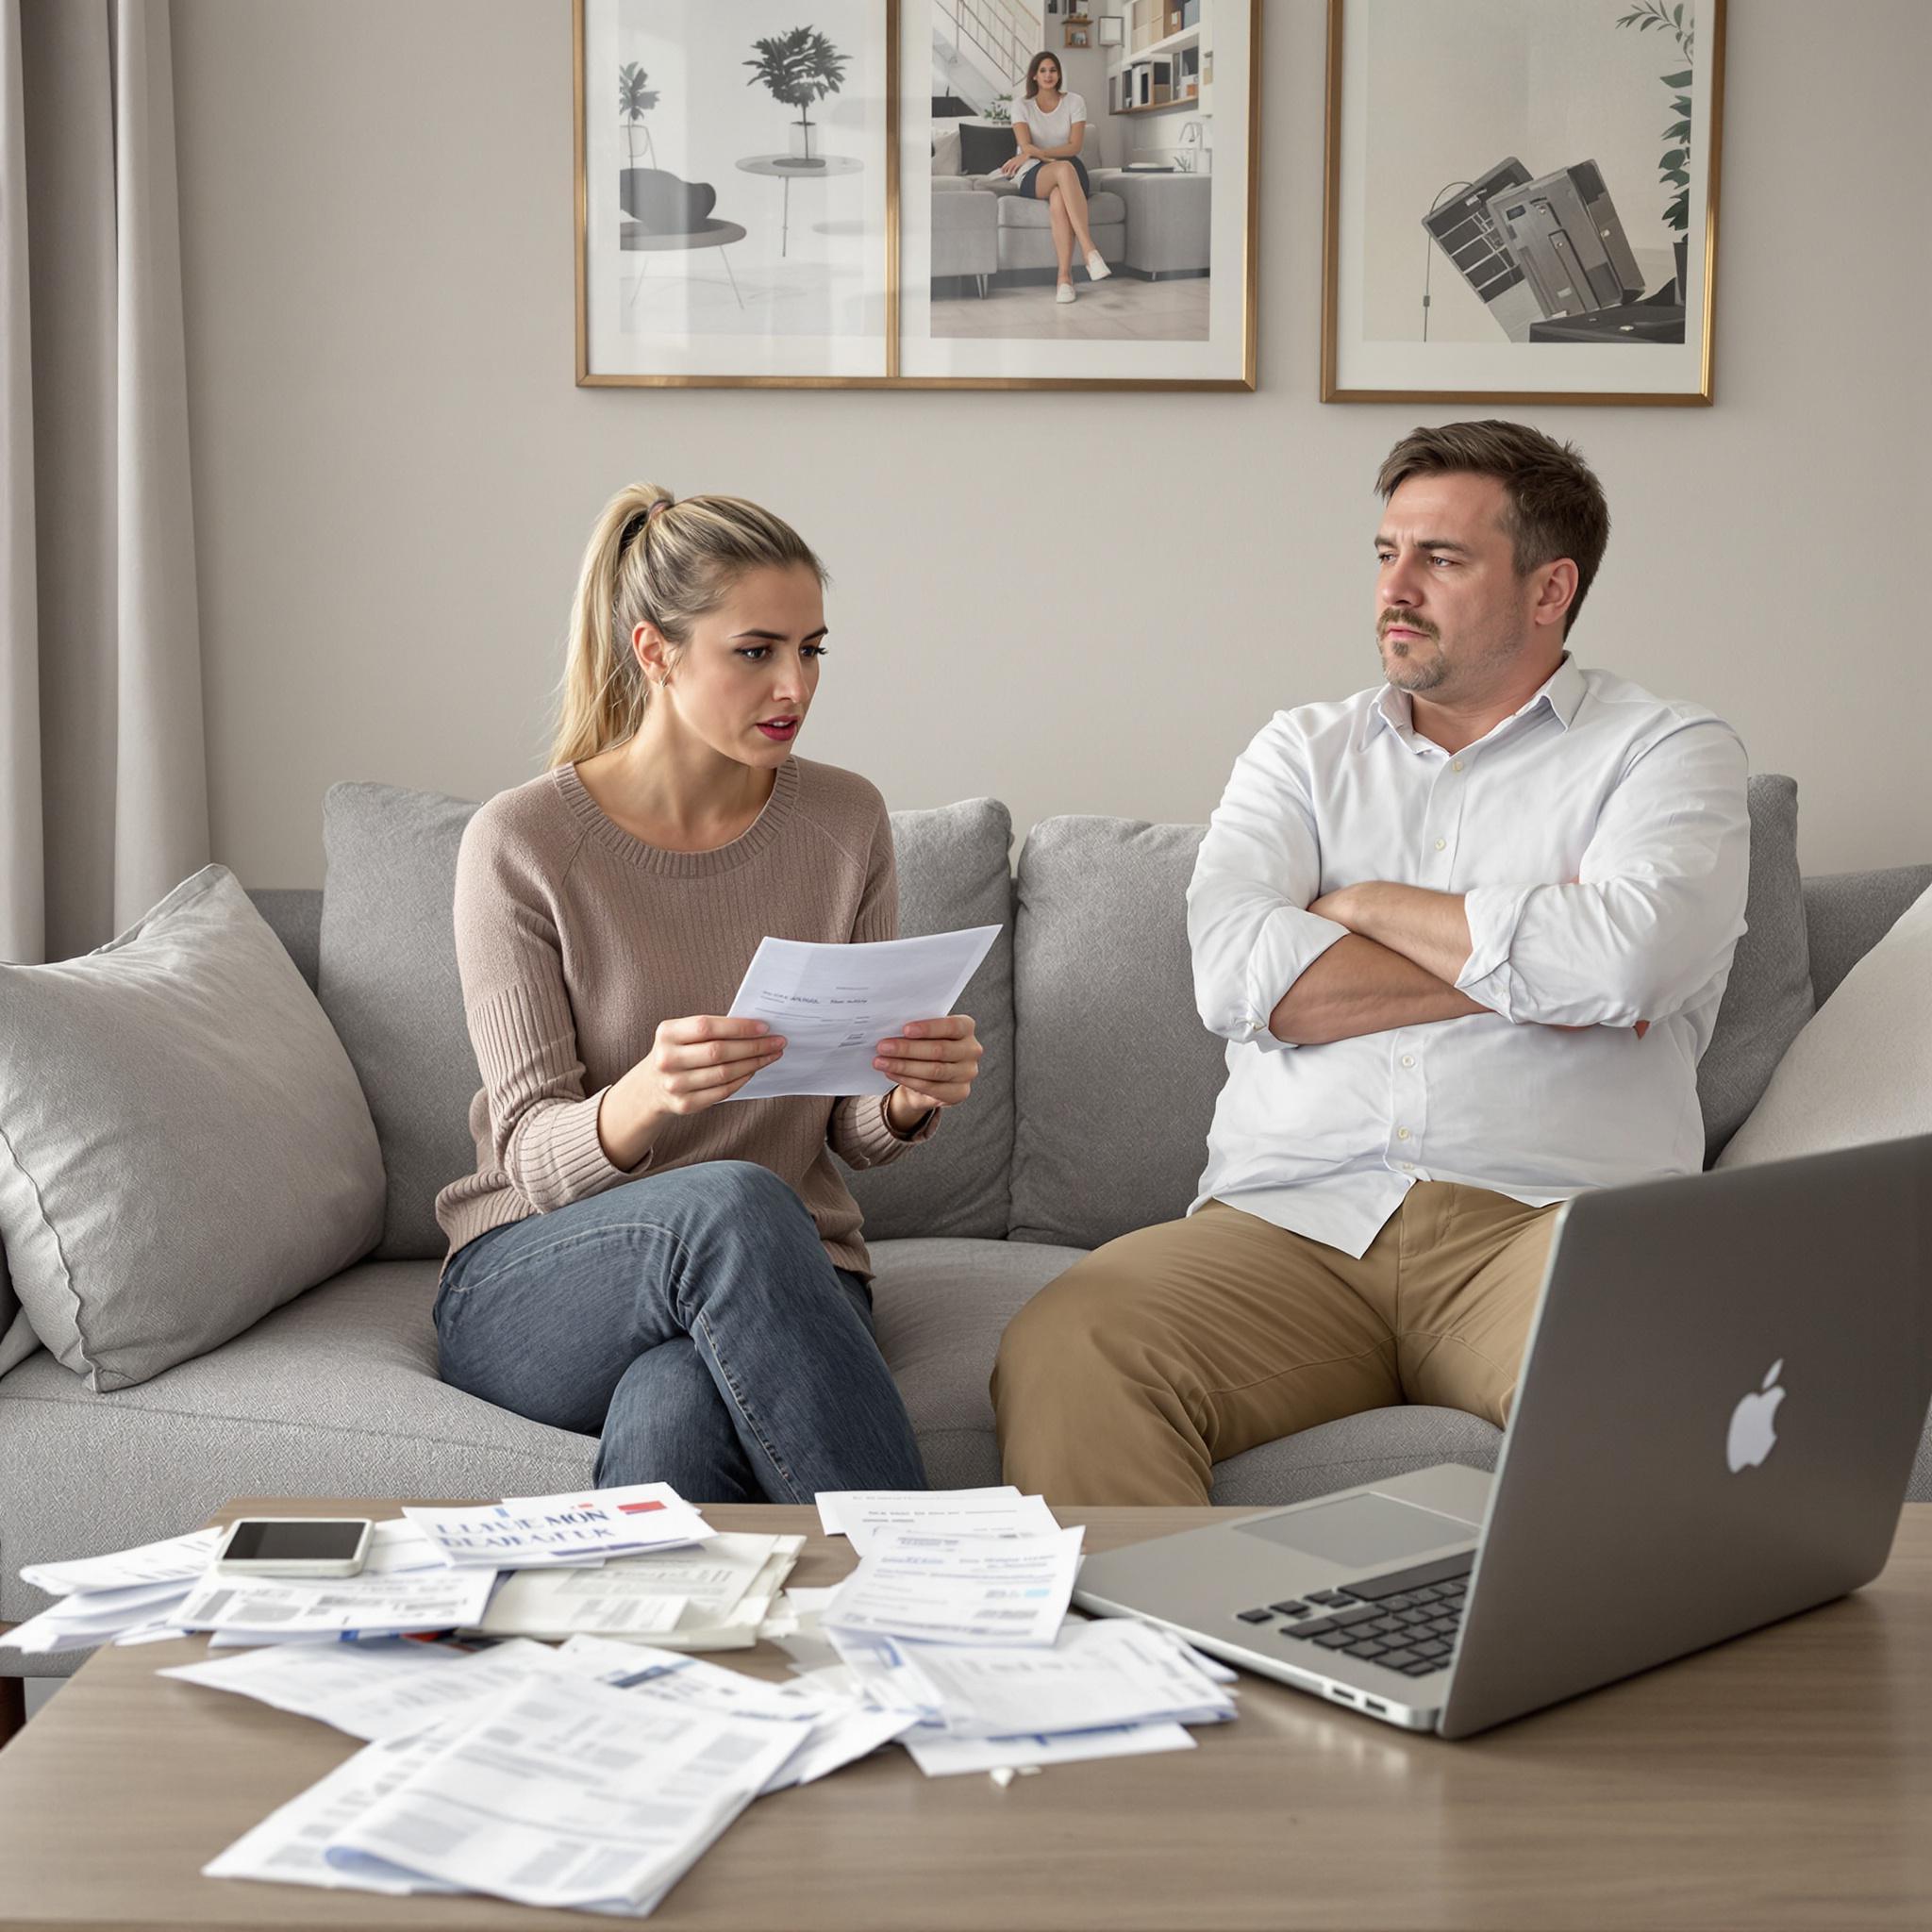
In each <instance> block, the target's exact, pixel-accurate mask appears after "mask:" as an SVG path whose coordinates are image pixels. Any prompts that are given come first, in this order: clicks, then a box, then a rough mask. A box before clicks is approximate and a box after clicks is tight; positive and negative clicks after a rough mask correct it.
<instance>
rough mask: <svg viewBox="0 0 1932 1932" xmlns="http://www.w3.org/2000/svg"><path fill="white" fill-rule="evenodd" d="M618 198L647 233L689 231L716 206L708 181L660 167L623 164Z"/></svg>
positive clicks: (696, 227)
mask: <svg viewBox="0 0 1932 1932" xmlns="http://www.w3.org/2000/svg"><path fill="white" fill-rule="evenodd" d="M618 201H619V204H620V205H621V206H622V208H624V211H625V214H627V215H629V216H630V217H631V219H632V220H633V221H635V222H637V223H638V224H639V225H641V226H642V227H643V228H644V229H645V230H646V232H648V233H650V234H653V235H690V234H693V233H695V232H696V231H697V230H698V229H699V228H701V227H703V226H704V225H705V222H706V219H707V217H708V216H709V214H710V212H711V210H712V209H713V208H715V207H717V205H718V191H717V190H716V189H715V188H713V187H712V186H711V184H710V183H709V182H708V181H686V180H683V179H681V178H680V177H679V176H677V175H671V174H667V173H666V172H665V171H664V170H663V169H662V168H624V169H621V170H620V171H619V179H618Z"/></svg>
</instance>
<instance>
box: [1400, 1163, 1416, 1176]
mask: <svg viewBox="0 0 1932 1932" xmlns="http://www.w3.org/2000/svg"><path fill="white" fill-rule="evenodd" d="M1402 1171H1403V1173H1404V1174H1413V1173H1414V1172H1415V1162H1414V1161H1412V1160H1405V1161H1404V1162H1403V1163H1402Z"/></svg>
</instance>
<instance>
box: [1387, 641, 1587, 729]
mask: <svg viewBox="0 0 1932 1932" xmlns="http://www.w3.org/2000/svg"><path fill="white" fill-rule="evenodd" d="M1586 688H1587V687H1586V685H1585V682H1584V676H1583V673H1582V672H1581V671H1580V670H1579V669H1578V668H1577V664H1576V659H1575V658H1573V657H1572V656H1571V655H1570V653H1569V652H1568V651H1565V652H1564V653H1563V657H1562V660H1561V661H1560V662H1559V663H1558V664H1557V668H1556V669H1555V670H1554V671H1553V672H1551V673H1550V675H1549V676H1548V677H1547V678H1545V679H1544V681H1543V682H1542V684H1541V686H1539V687H1538V689H1537V691H1536V694H1535V695H1534V696H1533V697H1531V698H1530V700H1529V702H1528V703H1527V704H1525V705H1524V706H1523V707H1522V708H1521V709H1519V710H1518V711H1517V712H1516V713H1515V714H1514V715H1515V717H1517V718H1527V717H1529V716H1530V715H1531V714H1532V713H1534V712H1535V711H1537V710H1538V709H1539V708H1542V709H1547V710H1548V712H1549V714H1550V715H1551V717H1553V718H1554V719H1556V721H1557V724H1560V725H1561V726H1562V727H1563V729H1564V730H1565V731H1567V730H1569V728H1570V724H1571V721H1572V720H1573V719H1574V717H1575V716H1576V709H1577V707H1578V706H1579V705H1581V704H1582V702H1583V696H1584V691H1585V690H1586ZM1384 726H1387V728H1388V729H1389V730H1391V731H1392V732H1394V733H1395V735H1396V736H1397V737H1398V738H1399V739H1401V740H1402V741H1403V742H1404V743H1405V744H1406V745H1407V746H1408V748H1409V750H1411V751H1414V752H1420V751H1421V750H1422V749H1423V748H1424V747H1423V743H1421V742H1419V741H1417V739H1416V735H1415V707H1414V705H1413V704H1412V703H1411V702H1410V701H1409V695H1408V693H1407V691H1403V690H1401V689H1400V688H1399V687H1398V686H1396V685H1392V684H1385V685H1383V687H1382V688H1381V690H1380V691H1376V692H1375V694H1374V698H1373V700H1372V701H1371V702H1370V704H1369V705H1368V706H1367V708H1365V709H1364V710H1363V712H1362V723H1361V729H1360V730H1359V731H1358V732H1357V734H1356V749H1357V751H1362V750H1365V749H1366V748H1367V747H1368V745H1369V744H1370V742H1371V741H1373V740H1374V736H1375V734H1376V732H1377V731H1379V730H1381V729H1382V728H1383V727H1384Z"/></svg>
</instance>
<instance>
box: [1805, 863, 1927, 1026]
mask: <svg viewBox="0 0 1932 1932" xmlns="http://www.w3.org/2000/svg"><path fill="white" fill-rule="evenodd" d="M1928 886H1932V865H1892V866H1886V867H1883V868H1881V869H1880V870H1878V871H1876V872H1835V873H1825V874H1822V875H1819V876H1814V877H1811V878H1807V880H1806V881H1805V936H1806V939H1807V941H1808V942H1809V945H1810V948H1811V991H1812V996H1813V997H1814V998H1815V999H1816V1000H1817V1002H1818V1004H1819V1005H1820V1006H1821V1007H1822V1006H1823V1005H1824V1003H1825V1001H1826V1000H1828V999H1829V998H1830V997H1831V996H1832V994H1833V993H1835V992H1836V991H1838V989H1839V987H1840V984H1841V983H1842V982H1843V980H1844V976H1845V974H1847V973H1849V972H1850V971H1851V970H1852V968H1853V967H1854V966H1856V965H1857V963H1858V961H1859V960H1860V959H1862V958H1864V957H1865V955H1866V954H1867V953H1869V952H1870V951H1871V950H1872V948H1873V947H1874V946H1875V945H1876V944H1877V943H1878V941H1880V940H1882V939H1883V938H1884V937H1885V935H1886V934H1887V933H1889V932H1890V930H1891V928H1892V927H1893V926H1894V925H1895V924H1897V923H1898V921H1899V919H1900V918H1901V916H1902V915H1903V914H1904V912H1905V909H1906V908H1907V907H1908V906H1909V905H1911V904H1912V902H1913V901H1914V900H1915V899H1917V898H1918V896H1919V895H1920V893H1922V892H1923V891H1925V889H1926V888H1927V887H1928Z"/></svg>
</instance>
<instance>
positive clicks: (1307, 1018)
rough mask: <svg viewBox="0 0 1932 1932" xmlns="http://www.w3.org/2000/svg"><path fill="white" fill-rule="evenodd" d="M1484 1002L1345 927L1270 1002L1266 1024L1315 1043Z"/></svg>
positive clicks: (1283, 1037)
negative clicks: (1345, 932) (1345, 931)
mask: <svg viewBox="0 0 1932 1932" xmlns="http://www.w3.org/2000/svg"><path fill="white" fill-rule="evenodd" d="M1487 1010H1488V1008H1485V1007H1483V1006H1482V1005H1481V1004H1479V1003H1478V1002H1477V1001H1475V1000H1473V999H1471V998H1470V996H1469V995H1468V994H1467V993H1463V992H1457V990H1456V989H1455V988H1454V987H1453V986H1450V985H1448V984H1447V983H1446V982H1445V981H1443V980H1441V979H1438V978H1437V977H1436V975H1435V974H1433V973H1431V972H1429V971H1428V970H1427V968H1425V967H1422V966H1418V965H1417V964H1416V963H1415V961H1414V960H1413V959H1406V958H1403V956H1402V955H1401V954H1400V953H1397V952H1392V951H1391V949H1390V948H1389V947H1387V946H1384V945H1378V944H1377V943H1376V942H1375V941H1374V940H1370V939H1364V938H1362V936H1361V935H1360V934H1359V933H1350V934H1349V935H1348V936H1347V937H1346V938H1345V939H1341V940H1338V941H1336V942H1335V944H1334V945H1332V946H1330V947H1329V948H1328V949H1327V950H1326V951H1325V952H1324V953H1323V954H1322V956H1321V957H1320V958H1318V959H1316V960H1315V961H1314V962H1313V963H1312V964H1311V965H1310V966H1308V967H1307V969H1306V970H1305V971H1304V972H1303V973H1302V974H1301V976H1300V977H1299V978H1298V979H1296V981H1295V982H1294V984H1293V985H1292V986H1291V987H1290V988H1289V990H1288V991H1286V992H1285V993H1283V994H1282V996H1281V998H1280V999H1279V1000H1278V1001H1276V1002H1275V1006H1274V1012H1273V1013H1272V1014H1271V1015H1270V1017H1269V1030H1270V1031H1271V1032H1273V1033H1274V1037H1275V1038H1276V1039H1277V1040H1280V1041H1284V1042H1285V1043H1287V1044H1289V1045H1291V1046H1322V1045H1325V1044H1326V1043H1327V1042H1328V1041H1334V1040H1354V1039H1356V1038H1357V1036H1358V1035H1360V1034H1364V1033H1386V1032H1388V1031H1389V1030H1390V1029H1391V1027H1396V1026H1427V1025H1432V1024H1434V1023H1435V1022H1436V1021H1438V1020H1460V1019H1464V1018H1466V1017H1467V1016H1468V1015H1470V1014H1472V1013H1481V1012H1486V1011H1487Z"/></svg>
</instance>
